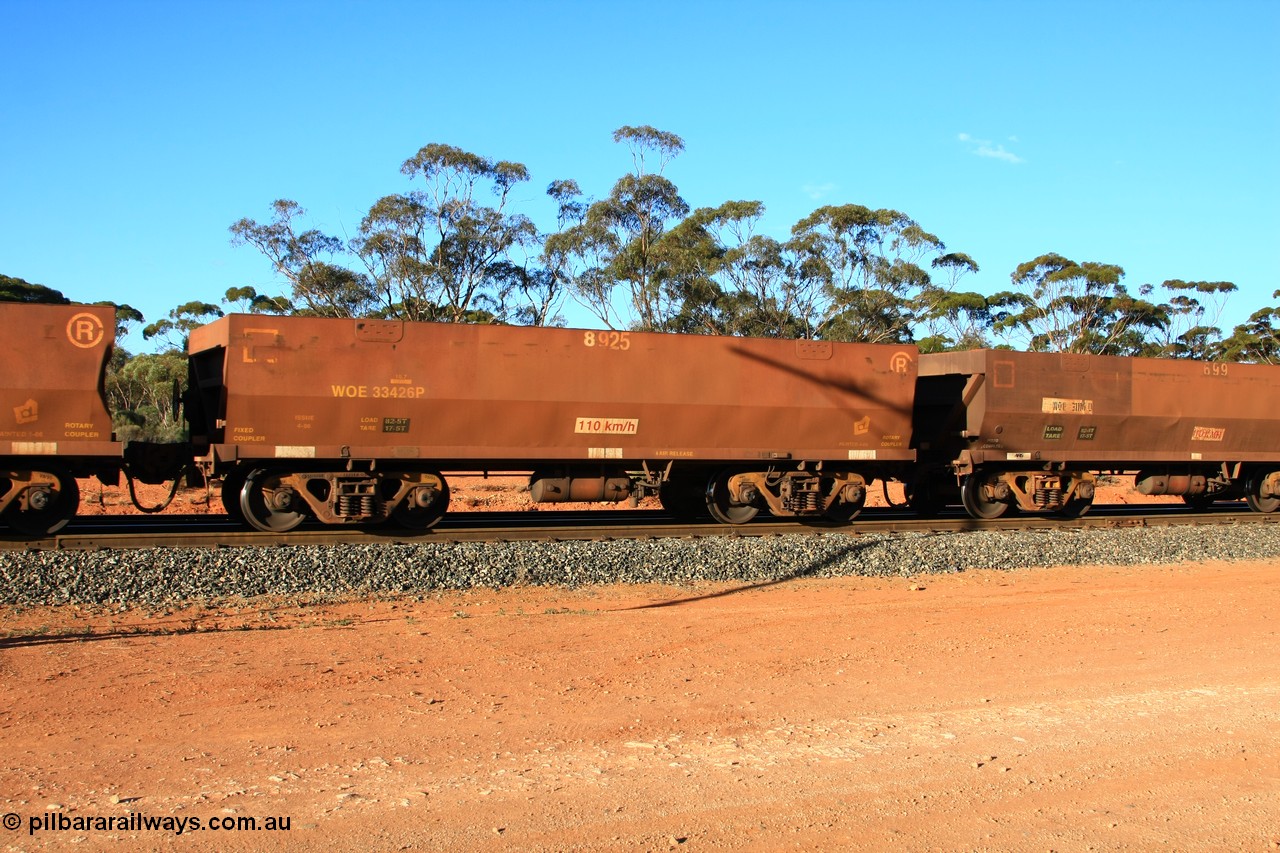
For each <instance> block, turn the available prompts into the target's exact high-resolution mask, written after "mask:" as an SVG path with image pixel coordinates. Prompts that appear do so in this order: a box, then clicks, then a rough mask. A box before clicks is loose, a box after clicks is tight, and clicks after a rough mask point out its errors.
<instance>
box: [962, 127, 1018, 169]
mask: <svg viewBox="0 0 1280 853" xmlns="http://www.w3.org/2000/svg"><path fill="white" fill-rule="evenodd" d="M956 139H957V140H959V141H960V143H961V144H963V145H964V146H965V147H967V148H968V149H969V153H970V154H973V155H974V156H975V157H990V158H991V159H993V160H1003V161H1004V162H1006V163H1024V162H1026V161H1025V160H1023V159H1022V158H1021V157H1019V156H1018V155H1017V154H1014V153H1013V152H1012V151H1010V150H1009V149H1007V148H1005V147H1004V145H1002V144H1001V143H998V142H992V141H991V140H990V139H975V138H974V137H972V136H970V135H969V134H967V133H958V134H956ZM1017 141H1018V137H1016V136H1010V137H1009V142H1011V143H1016V142H1017Z"/></svg>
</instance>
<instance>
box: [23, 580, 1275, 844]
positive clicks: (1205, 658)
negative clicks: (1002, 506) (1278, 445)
mask: <svg viewBox="0 0 1280 853" xmlns="http://www.w3.org/2000/svg"><path fill="white" fill-rule="evenodd" d="M1277 613H1280V566H1277V565H1276V564H1275V563H1266V564H1255V563H1231V564H1211V565H1197V566H1173V567H1168V566H1165V567H1150V566H1144V567H1134V568H1085V569H1080V568H1072V569H1049V570H1027V571H1022V572H1014V573H997V572H969V573H965V574H961V575H951V576H937V577H933V576H921V577H920V578H918V579H916V580H914V581H908V580H901V579H897V580H885V579H862V578H847V579H835V580H814V579H808V580H798V581H786V582H778V583H765V584H756V585H748V586H741V585H738V586H724V585H714V586H712V585H705V586H704V585H699V586H697V587H688V588H673V587H624V586H619V587H601V588H589V589H580V590H573V591H566V590H542V589H517V590H508V591H475V592H467V593H448V594H442V595H439V596H434V597H431V598H429V599H427V600H426V601H421V602H418V601H398V602H376V603H368V602H357V603H348V604H343V605H325V606H312V607H299V606H296V605H291V604H283V603H273V602H263V601H253V602H248V603H246V604H245V605H244V606H243V607H240V608H236V609H224V610H218V611H214V610H204V609H193V610H189V611H180V612H170V613H164V614H152V615H146V614H140V613H136V612H126V613H116V614H108V613H88V612H84V611H79V610H76V609H73V608H58V609H34V610H26V611H24V612H13V611H8V612H4V613H3V614H2V617H3V623H2V624H3V632H0V634H2V635H3V636H4V639H2V640H0V684H2V685H3V690H4V697H5V702H4V703H3V708H2V709H0V744H2V745H3V749H2V750H0V753H2V754H0V810H2V811H4V812H6V813H11V814H13V815H15V816H17V818H18V819H19V821H20V826H19V828H18V829H17V830H3V831H0V832H2V833H3V834H0V839H2V840H3V844H4V846H5V849H13V850H28V849H44V848H62V847H67V846H69V845H71V844H73V843H78V846H77V847H76V848H74V849H86V850H88V849H112V850H125V849H128V850H132V849H138V848H139V846H141V847H142V848H146V849H150V848H161V849H175V850H176V849H181V850H201V851H203V850H227V849H233V850H234V849H240V850H250V849H253V850H257V849H296V850H310V849H322V848H327V849H336V850H361V851H363V850H373V849H376V850H397V849H405V850H425V849H441V850H443V849H448V850H459V849H482V850H490V849H492V850H522V851H523V850H531V849H534V850H564V849H581V850H599V849H604V850H645V849H647V850H667V849H681V850H710V849H752V850H757V849H793V848H798V849H820V850H832V849H870V850H890V849H902V850H921V849H936V850H956V849H967V850H986V849H993V850H1015V849H1016V850H1041V851H1043V850H1062V851H1071V850H1090V849H1093V850H1114V849H1136V850H1146V849H1157V848H1158V849H1167V850H1274V849H1276V848H1280V642H1278V639H1277V622H1276V614H1277ZM46 814H49V815H53V817H41V816H43V815H46ZM130 814H133V815H137V816H138V817H135V818H129V815H130ZM58 816H61V817H58ZM144 816H145V817H148V818H151V819H164V818H170V819H172V820H174V821H176V820H177V819H179V818H186V819H188V820H190V819H191V818H200V819H201V820H202V821H203V822H204V823H206V824H207V823H208V822H209V820H210V819H212V818H218V819H222V818H226V817H235V818H248V817H252V818H257V819H258V820H259V821H263V820H265V819H266V818H267V817H271V816H278V817H288V818H289V823H290V826H289V829H288V831H265V830H260V831H257V832H250V831H247V830H242V831H238V832H233V831H227V830H221V831H213V830H209V829H202V830H200V831H195V830H193V829H191V828H190V826H189V825H188V828H187V829H186V830H185V831H184V834H183V835H182V837H181V838H175V836H174V833H173V832H171V831H166V830H163V829H161V830H136V829H132V828H129V826H128V825H126V828H124V829H120V828H118V827H116V828H113V829H111V830H105V829H94V828H89V829H74V828H72V829H67V830H50V831H46V832H37V833H36V834H34V835H31V834H28V827H29V821H30V820H31V819H32V818H33V817H34V818H37V819H39V820H41V821H47V822H48V823H49V824H50V825H54V826H56V825H57V823H58V821H59V820H63V819H65V820H64V821H63V823H64V825H67V822H71V823H72V824H73V825H74V822H75V821H76V819H81V821H80V822H81V825H82V826H83V824H84V820H83V819H86V818H96V819H101V818H106V817H112V818H114V819H124V820H134V821H137V820H140V819H141V818H142V817H144ZM6 819H8V818H6ZM100 823H101V822H100Z"/></svg>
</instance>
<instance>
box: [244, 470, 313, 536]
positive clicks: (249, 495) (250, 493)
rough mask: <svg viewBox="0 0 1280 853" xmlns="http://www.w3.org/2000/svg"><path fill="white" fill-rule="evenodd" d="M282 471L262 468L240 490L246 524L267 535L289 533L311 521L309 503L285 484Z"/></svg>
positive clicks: (253, 473)
mask: <svg viewBox="0 0 1280 853" xmlns="http://www.w3.org/2000/svg"><path fill="white" fill-rule="evenodd" d="M284 476H287V475H286V474H282V473H281V472H279V471H268V470H266V469H264V468H258V469H256V470H255V471H253V472H252V473H250V474H249V476H248V477H247V478H246V479H245V483H244V487H243V488H241V490H240V511H241V512H242V513H244V519H245V521H247V522H249V524H251V525H252V526H253V527H256V528H257V529H259V530H263V531H266V532H267V533H285V532H287V531H290V530H292V529H293V528H295V527H297V526H298V525H299V524H301V523H302V521H303V519H305V518H306V517H307V514H306V512H305V509H304V508H305V506H306V502H305V501H304V500H303V499H302V497H301V496H299V495H298V493H297V492H295V491H294V490H293V489H292V488H290V487H288V486H286V485H284V483H283V482H281V480H282V477H284Z"/></svg>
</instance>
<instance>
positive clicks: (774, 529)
mask: <svg viewBox="0 0 1280 853" xmlns="http://www.w3.org/2000/svg"><path fill="white" fill-rule="evenodd" d="M1274 523H1280V514H1276V515H1268V514H1264V513H1257V512H1249V511H1246V510H1242V509H1240V508H1238V507H1237V506H1236V505H1224V506H1220V507H1214V508H1211V509H1210V510H1208V511H1192V510H1189V509H1187V508H1185V507H1182V506H1180V505H1177V504H1158V505H1137V504H1129V505H1123V504H1116V505H1110V506H1098V507H1094V509H1093V511H1091V512H1090V513H1089V514H1087V515H1085V516H1082V517H1080V518H1074V519H1065V518H1058V517H1054V516H1048V515H1018V516H1014V517H1011V518H999V519H993V520H981V519H973V518H970V517H968V516H967V515H964V514H961V513H951V514H944V515H942V516H940V517H937V518H918V517H916V516H915V515H913V514H911V513H909V512H906V511H903V510H892V509H875V510H867V511H865V512H864V513H863V514H862V515H861V516H859V517H858V518H857V519H855V520H854V521H853V522H852V523H849V524H838V523H834V522H825V521H817V522H815V521H809V522H800V521H794V520H779V519H774V518H763V519H759V520H757V521H754V522H752V523H750V524H743V525H727V524H718V523H715V522H711V521H708V522H702V523H692V524H691V523H685V522H678V521H676V520H674V519H672V518H671V517H670V516H668V515H666V514H665V513H662V512H659V511H654V510H624V511H614V510H600V511H583V512H501V513H499V512H492V513H490V512H472V513H458V514H455V515H451V516H448V517H447V518H446V519H445V520H444V521H442V522H441V523H440V525H439V526H437V527H436V528H434V529H431V530H426V531H421V532H418V531H411V530H405V529H403V528H399V527H391V526H387V527H382V528H333V527H324V526H321V525H318V524H317V525H314V526H303V527H301V528H298V529H297V530H294V531H291V532H289V533H284V534H277V533H263V532H258V531H249V530H245V529H241V528H238V527H235V526H234V525H232V524H230V523H229V522H227V521H226V520H224V519H222V518H221V517H217V516H214V517H210V516H168V517H157V516H152V517H149V518H145V519H139V518H136V517H133V516H98V517H89V518H81V519H77V520H76V522H74V523H73V524H71V525H68V527H67V528H66V529H65V530H64V531H62V532H60V533H58V534H57V535H55V536H49V537H45V538H42V539H34V540H27V539H19V538H17V537H15V536H13V535H11V534H7V533H6V532H3V531H0V551H59V550H61V551H95V550H122V549H136V548H243V547H278V546H288V545H340V544H347V545H350V544H377V543H382V544H394V545H404V544H417V543H451V542H512V541H548V542H556V541H571V540H580V541H600V540H609V539H661V538H679V537H685V538H690V537H695V538H708V537H761V536H784V535H812V536H817V535H826V534H844V535H857V534H860V533H962V532H967V531H976V530H1003V531H1010V532H1016V531H1025V530H1071V529H1081V528H1124V527H1157V526H1174V525H1185V526H1196V525H1229V524H1274Z"/></svg>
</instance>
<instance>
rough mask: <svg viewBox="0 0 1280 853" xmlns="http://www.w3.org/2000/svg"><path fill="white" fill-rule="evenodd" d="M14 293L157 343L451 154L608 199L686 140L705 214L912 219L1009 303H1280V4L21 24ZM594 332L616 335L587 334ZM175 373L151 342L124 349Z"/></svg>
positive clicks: (67, 15) (395, 14)
mask: <svg viewBox="0 0 1280 853" xmlns="http://www.w3.org/2000/svg"><path fill="white" fill-rule="evenodd" d="M0 15H2V18H0V20H3V21H4V22H5V27H4V29H5V31H6V36H5V38H4V42H5V47H4V50H3V52H0V70H2V73H0V273H3V274H6V275H11V276H17V277H20V278H24V279H26V280H28V281H32V282H37V283H40V284H45V285H47V286H49V287H54V288H57V289H59V290H61V291H62V292H64V293H65V294H67V295H68V296H70V297H71V298H73V299H77V300H82V301H95V300H99V299H111V300H114V301H117V302H127V303H129V304H131V305H133V306H134V307H136V308H138V309H140V310H141V311H142V312H143V313H144V314H145V315H146V316H147V319H148V320H155V319H159V318H160V317H162V316H164V314H165V313H166V312H167V311H168V310H169V309H170V308H172V307H173V306H175V305H177V304H180V303H182V302H186V301H188V300H191V299H201V300H205V301H211V302H216V301H218V299H219V298H220V296H221V294H222V293H223V292H224V291H225V290H226V289H227V288H228V287H232V286H240V285H253V286H255V287H257V288H258V289H259V290H262V291H268V292H280V291H281V290H282V288H283V285H282V283H281V282H279V281H278V280H277V279H275V278H274V277H273V276H272V274H271V271H270V269H269V267H268V265H267V263H266V261H265V260H264V259H262V258H261V257H260V256H258V255H257V254H256V253H255V252H254V251H253V250H252V249H250V248H233V247H232V246H231V245H230V241H229V234H228V231H227V228H228V226H229V225H230V224H231V223H232V222H234V221H236V220H237V219H239V218H240V217H243V216H249V217H252V218H255V219H258V220H261V221H266V220H267V219H269V216H270V210H269V205H270V203H271V202H272V201H273V200H274V199H277V198H289V199H293V200H295V201H297V202H298V203H300V204H301V205H302V206H303V207H304V208H306V209H307V210H308V212H309V214H310V220H309V221H310V223H311V224H313V225H315V226H317V227H320V228H321V229H323V230H325V231H327V232H330V233H335V234H338V235H342V234H344V233H345V234H353V233H354V232H355V230H356V228H357V226H358V225H359V221H360V218H361V217H362V216H363V214H364V213H365V212H366V211H367V209H368V207H369V205H370V204H372V203H373V202H374V201H375V200H376V199H377V198H379V197H380V196H382V195H385V194H387V193H391V192H400V191H404V190H407V189H408V188H409V184H408V183H407V181H406V179H405V178H404V177H403V176H402V175H401V174H400V172H399V167H400V164H401V163H402V162H403V161H404V160H405V159H406V158H408V157H410V156H411V155H412V154H414V153H415V152H416V151H417V150H418V148H420V147H421V146H422V145H425V144H427V143H431V142H442V143H447V144H450V145H455V146H457V147H460V148H463V149H465V150H468V151H472V152H474V153H477V154H481V155H484V156H486V157H491V158H494V159H503V160H515V161H518V162H521V163H524V164H525V165H526V166H527V167H528V168H529V170H530V172H531V177H532V180H531V181H530V182H529V183H528V184H525V185H522V187H521V189H520V193H521V195H520V197H519V200H518V206H519V208H520V209H522V210H524V211H526V212H528V213H529V214H530V215H532V216H534V218H535V220H537V221H538V222H539V224H540V225H542V226H543V227H547V228H549V227H551V226H552V225H553V224H554V223H553V221H552V220H551V218H550V217H548V216H546V215H545V211H547V208H546V206H545V203H544V201H543V199H542V192H543V190H544V189H545V187H546V185H547V184H548V183H549V182H550V181H552V180H555V179H560V178H573V179H575V180H577V181H578V182H579V184H580V185H581V186H582V188H583V189H584V191H586V192H587V193H588V194H589V195H592V196H595V197H600V196H604V195H606V194H607V193H608V191H609V189H610V187H611V185H612V183H613V182H614V181H615V180H616V179H617V178H618V177H619V176H621V175H622V174H623V173H624V172H626V170H627V169H628V168H629V166H630V158H629V155H628V153H627V151H626V149H625V148H624V147H623V146H621V145H616V144H614V143H613V141H612V132H613V130H614V129H615V128H617V127H620V126H622V125H628V124H630V125H642V124H649V125H653V126H655V127H658V128H660V129H662V130H666V131H671V132H673V133H677V134H679V135H680V136H681V137H683V138H684V140H685V143H686V146H687V147H686V150H685V153H684V154H683V155H681V156H680V157H679V158H678V159H676V160H675V161H674V162H673V163H672V164H671V165H670V166H669V167H668V170H667V173H666V174H667V176H668V177H670V178H671V179H672V180H673V181H675V183H676V184H677V185H678V186H679V187H680V189H681V192H682V194H683V196H684V197H685V199H686V200H687V201H688V202H689V203H690V204H691V205H692V206H694V207H699V206H708V205H718V204H720V203H721V202H724V201H728V200H732V199H753V200H760V201H762V202H764V204H765V206H766V210H767V213H766V217H765V219H764V221H763V223H762V228H761V229H760V230H762V231H764V232H765V233H768V234H771V235H773V236H776V237H779V238H785V237H786V236H787V234H788V232H789V229H790V227H791V226H792V225H793V224H794V223H795V222H796V221H797V220H799V219H801V218H802V217H804V216H805V215H807V214H808V213H810V212H812V211H813V210H814V209H815V208H816V207H818V206H820V205H823V204H843V203H856V204H863V205H867V206H869V207H891V208H895V209H897V210H900V211H903V212H904V213H906V214H908V215H909V216H911V217H913V218H914V219H916V220H917V221H918V222H919V223H920V224H921V225H922V226H924V227H925V228H926V229H927V230H929V231H931V232H933V233H935V234H937V235H938V236H939V237H940V238H942V240H944V241H945V242H946V244H947V246H948V248H949V249H950V250H953V251H962V252H966V253H968V254H970V255H971V256H973V257H974V259H975V260H977V262H978V263H979V265H980V266H981V272H980V273H979V274H978V275H977V276H974V277H971V278H970V279H968V280H967V281H966V285H967V286H968V287H970V288H972V289H976V290H980V291H983V292H985V293H993V292H995V291H998V290H1003V289H1007V288H1008V287H1009V274H1010V272H1011V271H1012V270H1013V268H1014V267H1015V266H1017V264H1019V263H1021V262H1022V261H1026V260H1030V259H1031V258H1034V257H1036V256H1037V255H1040V254H1043V253H1045V252H1058V253H1060V254H1063V255H1066V256H1068V257H1070V258H1072V259H1074V260H1077V261H1100V262H1106V263H1115V264H1119V265H1121V266H1123V267H1124V268H1125V270H1126V271H1127V275H1126V278H1125V283H1126V284H1127V285H1129V286H1130V288H1131V290H1136V289H1137V288H1138V287H1139V286H1140V285H1141V284H1144V283H1153V284H1159V283H1160V282H1162V281H1164V280H1165V279H1170V278H1181V279H1186V280H1213V281H1217V280H1228V281H1234V282H1235V283H1236V284H1237V285H1239V287H1240V292H1239V293H1238V294H1236V295H1235V296H1234V297H1233V298H1232V299H1231V301H1230V302H1229V303H1228V308H1227V312H1226V314H1225V315H1224V317H1223V322H1224V323H1225V324H1226V325H1228V326H1230V325H1232V324H1234V323H1236V322H1239V321H1241V320H1243V319H1244V318H1245V317H1247V316H1248V314H1249V313H1251V312H1252V311H1253V310H1255V309H1256V308H1257V307H1259V306H1261V305H1264V304H1275V300H1273V299H1272V298H1271V294H1272V292H1273V291H1274V290H1276V289H1278V288H1280V276H1277V274H1276V268H1275V265H1274V262H1273V257H1274V255H1275V252H1276V249H1277V248H1278V247H1280V240H1278V239H1277V238H1278V237H1280V214H1278V213H1277V200H1278V199H1280V166H1278V165H1277V163H1278V161H1280V156H1278V155H1277V152H1280V94H1278V93H1280V60H1278V59H1277V50H1276V45H1277V43H1280V2H1277V0H1252V2H1249V1H1247V0H1214V2H1176V1H1175V2H1158V3H1157V2H1119V3H1116V2H1110V3H1091V2H1072V3H1051V2H1009V3H1001V2H981V0H977V1H976V2H974V0H970V2H963V3H959V2H957V3H940V2H939V3H925V2H917V3H911V2H902V3H884V2H878V3H863V2H845V3H818V2H803V0H799V2H788V3H782V2H769V3H762V2H750V0H741V1H740V2H732V3H728V2H725V3H721V2H685V3H667V2H648V3H626V4H623V3H603V2H600V3H592V2H560V3H554V2H546V3H516V2H495V3H484V2H473V3H432V2H421V3H392V2H382V3H378V2H370V3H336V2H323V0H315V2H299V3H277V2H269V1H268V2H251V3H250V2H245V3H240V2H223V3H213V2H209V3H179V2H168V3H162V2H146V3H137V2H109V3H102V2H59V1H58V0H39V2H36V0H32V1H31V2H26V0H0ZM570 319H571V321H573V322H574V323H575V324H582V325H591V322H590V319H589V317H588V316H587V315H585V314H584V313H582V312H572V311H571V312H570ZM126 344H127V345H128V346H130V348H132V349H141V348H145V346H144V345H143V344H142V342H141V340H140V338H138V339H134V337H131V339H130V340H129V341H128V342H126Z"/></svg>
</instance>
